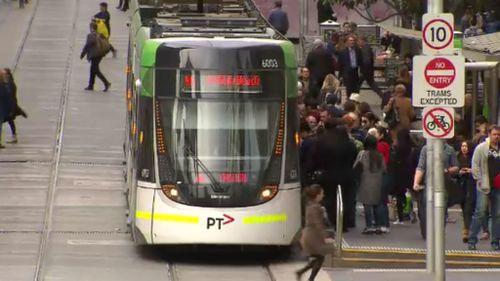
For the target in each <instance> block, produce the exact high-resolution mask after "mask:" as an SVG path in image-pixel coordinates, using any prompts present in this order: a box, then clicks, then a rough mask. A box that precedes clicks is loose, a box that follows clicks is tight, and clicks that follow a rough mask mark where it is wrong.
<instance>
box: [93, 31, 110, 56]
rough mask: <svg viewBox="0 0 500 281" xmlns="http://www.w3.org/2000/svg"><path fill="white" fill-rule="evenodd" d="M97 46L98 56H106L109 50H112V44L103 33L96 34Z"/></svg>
mask: <svg viewBox="0 0 500 281" xmlns="http://www.w3.org/2000/svg"><path fill="white" fill-rule="evenodd" d="M96 48H97V54H96V55H97V56H98V57H104V56H106V55H107V54H108V53H109V51H111V45H110V44H109V41H108V39H107V38H105V37H104V36H103V35H102V34H97V36H96Z"/></svg>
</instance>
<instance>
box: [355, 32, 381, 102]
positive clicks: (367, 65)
mask: <svg viewBox="0 0 500 281" xmlns="http://www.w3.org/2000/svg"><path fill="white" fill-rule="evenodd" d="M358 44H359V47H360V49H361V57H362V60H361V67H360V72H361V77H360V79H359V88H361V84H363V81H366V83H368V85H369V86H370V88H371V89H372V90H373V91H374V92H375V93H376V94H377V95H378V96H379V97H382V92H381V91H380V89H379V88H378V85H377V83H375V79H374V77H373V73H374V72H375V69H374V66H373V64H374V63H375V60H374V55H373V50H372V48H371V47H370V44H369V43H368V39H367V38H366V36H360V37H359V39H358Z"/></svg>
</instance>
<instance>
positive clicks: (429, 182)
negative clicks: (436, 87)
mask: <svg viewBox="0 0 500 281" xmlns="http://www.w3.org/2000/svg"><path fill="white" fill-rule="evenodd" d="M424 126H425V125H424ZM434 142H435V140H433V139H428V140H427V148H426V149H427V151H426V153H427V154H426V156H427V157H426V163H425V164H426V167H425V191H424V192H425V197H426V199H425V201H426V204H425V215H426V233H425V234H426V240H425V242H426V246H427V255H426V261H427V266H426V267H427V272H428V273H434V272H435V271H436V270H435V267H434V234H435V232H434V212H433V209H432V208H433V206H434V182H433V180H434V177H433V175H434V167H433V166H432V162H433V151H434Z"/></svg>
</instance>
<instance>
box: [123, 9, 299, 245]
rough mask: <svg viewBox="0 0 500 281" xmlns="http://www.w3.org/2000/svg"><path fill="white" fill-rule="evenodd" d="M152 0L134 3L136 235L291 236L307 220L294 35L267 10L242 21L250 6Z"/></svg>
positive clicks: (131, 173) (207, 239)
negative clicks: (279, 27) (281, 30)
mask: <svg viewBox="0 0 500 281" xmlns="http://www.w3.org/2000/svg"><path fill="white" fill-rule="evenodd" d="M141 2H148V3H149V2H154V1H139V2H137V1H132V3H131V8H132V10H133V11H135V12H134V14H133V17H132V23H131V28H130V32H131V34H130V46H129V61H128V62H129V67H128V70H129V71H128V90H127V103H128V104H127V106H128V118H127V125H128V126H129V128H128V129H127V138H126V145H125V152H126V157H127V190H128V192H127V196H128V203H129V222H130V225H131V229H132V232H133V235H134V239H135V240H136V241H137V242H138V243H146V244H179V245H180V244H227V245H289V244H291V242H292V239H293V237H294V236H295V234H296V233H297V232H298V231H299V229H300V226H301V225H300V224H301V209H300V206H301V204H300V184H299V171H298V169H299V168H298V132H297V131H298V119H297V114H296V97H297V72H296V69H297V65H296V61H295V51H294V46H293V45H292V44H291V43H290V42H289V41H286V40H276V39H272V35H273V31H272V30H270V29H269V28H268V27H264V28H260V29H257V28H256V27H255V26H257V27H258V25H259V23H258V22H253V24H254V25H255V26H254V27H251V28H249V27H248V26H244V27H241V26H239V25H238V22H239V23H240V24H241V25H248V17H247V19H244V20H241V17H240V18H237V20H235V17H234V16H233V17H232V19H231V21H230V22H228V21H224V20H221V18H224V17H226V18H227V17H231V15H232V14H231V13H230V12H227V11H226V12H225V14H224V13H221V12H220V11H219V13H217V14H215V16H214V15H212V14H213V13H209V12H205V13H203V15H202V16H198V17H193V16H192V14H190V13H188V12H179V11H178V10H177V12H175V13H174V12H172V11H171V10H168V9H167V8H166V7H168V5H167V4H169V5H171V6H170V7H174V6H175V5H174V4H175V3H174V4H172V2H182V3H183V5H181V6H182V8H183V9H189V5H186V4H185V3H186V2H189V1H186V0H177V1H176V0H173V1H157V2H163V3H162V5H161V8H158V7H155V6H151V5H149V6H145V5H144V6H143V5H142V4H141ZM192 2H193V3H192V4H193V6H194V8H195V9H198V8H199V6H198V5H197V4H196V3H197V2H198V1H196V0H194V1H192ZM210 2H211V3H215V2H217V1H214V0H212V1H210ZM220 2H221V3H222V2H224V3H226V2H227V1H220ZM235 2H238V3H239V2H242V1H235ZM177 7H178V6H177ZM243 7H245V6H243ZM211 8H214V7H211ZM166 9H167V10H166ZM171 9H174V8H171ZM174 10H175V9H174ZM234 10H235V9H232V10H231V11H234ZM243 12H245V10H243ZM237 13H240V14H241V10H240V11H238V12H237ZM221 14H223V15H221ZM145 17H148V19H147V20H146V19H145ZM202 17H203V18H204V25H205V26H204V27H203V28H196V32H195V31H193V28H191V27H192V25H197V24H199V23H198V22H199V21H200V19H201V18H202ZM207 18H208V19H207ZM238 20H240V21H238ZM202 21H203V20H202ZM235 22H236V23H235ZM177 23H180V24H179V25H180V26H181V28H179V25H177ZM227 25H231V26H232V28H231V32H230V33H229V32H227V33H224V31H227V30H228V27H227ZM235 25H236V27H234V26H235ZM172 26H174V28H171V27H172ZM221 26H222V27H221ZM176 28H177V29H176ZM248 29H255V30H261V32H248ZM200 30H201V31H200ZM239 31H241V33H242V34H238V32H239Z"/></svg>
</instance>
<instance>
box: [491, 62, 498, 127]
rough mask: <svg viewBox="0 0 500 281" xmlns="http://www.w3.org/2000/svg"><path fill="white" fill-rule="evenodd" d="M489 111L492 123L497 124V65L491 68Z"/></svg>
mask: <svg viewBox="0 0 500 281" xmlns="http://www.w3.org/2000/svg"><path fill="white" fill-rule="evenodd" d="M490 78H491V87H490V91H491V93H492V95H491V109H490V110H491V111H490V118H491V122H492V123H493V124H498V66H496V67H494V68H493V69H492V70H491V77H490Z"/></svg>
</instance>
